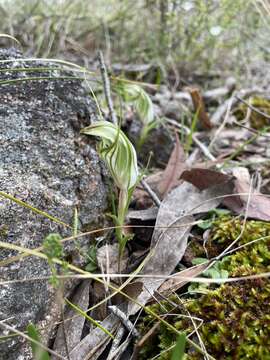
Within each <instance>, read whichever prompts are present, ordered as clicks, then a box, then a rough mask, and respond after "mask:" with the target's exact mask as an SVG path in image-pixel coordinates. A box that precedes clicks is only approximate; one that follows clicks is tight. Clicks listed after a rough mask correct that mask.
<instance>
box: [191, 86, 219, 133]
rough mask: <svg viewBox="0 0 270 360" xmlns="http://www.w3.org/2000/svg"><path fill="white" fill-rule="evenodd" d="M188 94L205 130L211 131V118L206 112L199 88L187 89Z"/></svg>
mask: <svg viewBox="0 0 270 360" xmlns="http://www.w3.org/2000/svg"><path fill="white" fill-rule="evenodd" d="M187 90H188V92H189V93H190V96H191V99H192V102H193V106H194V110H195V111H196V112H197V113H198V118H199V120H200V122H201V124H202V126H203V127H204V129H207V130H211V129H212V127H213V125H212V123H211V121H210V119H209V116H208V114H207V112H206V110H205V105H204V101H203V98H202V96H201V94H200V91H199V89H197V88H187Z"/></svg>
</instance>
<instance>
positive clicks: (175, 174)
mask: <svg viewBox="0 0 270 360" xmlns="http://www.w3.org/2000/svg"><path fill="white" fill-rule="evenodd" d="M175 137H176V143H175V146H174V149H173V151H172V153H171V156H170V159H169V161H168V164H167V166H166V169H165V170H164V172H163V174H162V178H161V180H160V182H159V184H158V187H157V189H158V192H159V194H160V195H161V197H162V198H163V197H164V196H165V195H166V194H168V192H169V191H170V190H172V189H173V188H174V187H176V186H177V185H179V178H180V176H181V174H182V172H183V171H184V169H185V168H186V164H185V152H184V149H183V147H182V146H181V144H180V141H179V137H178V135H177V134H176V136H175Z"/></svg>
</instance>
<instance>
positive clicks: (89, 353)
mask: <svg viewBox="0 0 270 360" xmlns="http://www.w3.org/2000/svg"><path fill="white" fill-rule="evenodd" d="M100 325H101V326H102V327H104V328H105V329H107V330H108V331H109V332H110V333H111V334H115V333H116V331H117V328H118V326H119V319H118V318H117V317H116V316H115V315H113V314H111V315H109V316H108V317H107V318H106V319H105V320H103V321H102V323H101V324H100ZM110 341H111V338H110V337H109V336H108V335H107V334H106V333H105V332H104V331H102V330H101V329H100V328H98V327H96V328H94V330H93V331H91V332H90V333H89V334H88V335H87V336H86V337H84V338H83V339H82V341H80V342H79V344H78V345H77V346H76V347H75V348H74V349H73V350H72V351H71V353H70V354H69V356H70V360H85V359H91V360H96V359H98V357H99V356H100V355H101V354H102V352H103V351H104V349H105V348H106V346H107V345H108V343H109V342H110Z"/></svg>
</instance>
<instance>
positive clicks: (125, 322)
mask: <svg viewBox="0 0 270 360" xmlns="http://www.w3.org/2000/svg"><path fill="white" fill-rule="evenodd" d="M108 308H109V309H110V310H111V312H112V313H113V314H114V315H115V316H117V317H118V318H119V319H120V320H121V322H122V324H123V325H124V326H125V327H126V329H127V330H128V331H129V332H130V333H131V334H132V335H133V336H135V337H138V336H139V333H138V331H137V330H136V329H135V328H134V325H133V324H132V322H131V321H130V320H129V319H128V317H127V315H126V314H125V313H123V311H121V310H120V309H118V307H117V306H115V305H112V306H108Z"/></svg>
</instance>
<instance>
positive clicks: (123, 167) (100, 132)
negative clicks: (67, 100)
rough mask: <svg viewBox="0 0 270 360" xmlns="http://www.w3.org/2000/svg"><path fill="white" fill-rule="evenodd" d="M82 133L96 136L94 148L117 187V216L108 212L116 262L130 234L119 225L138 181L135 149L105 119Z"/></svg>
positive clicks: (123, 135) (116, 128)
mask: <svg viewBox="0 0 270 360" xmlns="http://www.w3.org/2000/svg"><path fill="white" fill-rule="evenodd" d="M82 133H83V134H86V135H92V136H99V137H100V138H101V141H100V143H99V146H98V151H99V154H100V156H101V157H102V159H103V160H104V161H105V163H106V164H107V166H108V168H109V170H110V173H111V175H112V178H113V180H114V182H115V184H116V186H117V187H118V189H119V198H118V209H117V215H116V216H114V215H112V217H113V219H114V221H115V224H116V226H117V228H116V236H117V239H118V243H119V262H120V259H121V257H122V255H123V251H124V248H125V245H126V243H127V241H128V240H129V239H130V236H127V235H125V233H124V231H123V228H122V226H123V225H124V220H125V216H126V212H127V209H128V206H129V203H130V199H131V195H132V193H133V190H134V188H135V186H136V184H137V182H138V178H139V171H138V166H137V154H136V151H135V149H134V147H133V145H132V144H131V142H130V141H129V139H128V138H127V137H126V135H125V134H124V133H123V131H122V130H121V129H120V127H118V126H116V125H114V124H112V123H110V122H108V121H99V122H96V123H94V124H92V125H90V126H88V127H86V128H85V129H83V130H82Z"/></svg>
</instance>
